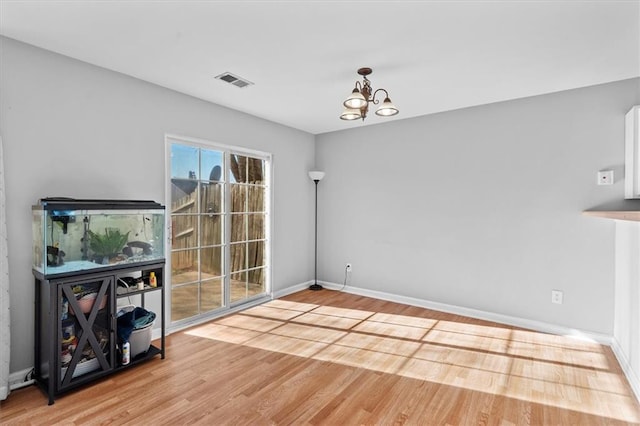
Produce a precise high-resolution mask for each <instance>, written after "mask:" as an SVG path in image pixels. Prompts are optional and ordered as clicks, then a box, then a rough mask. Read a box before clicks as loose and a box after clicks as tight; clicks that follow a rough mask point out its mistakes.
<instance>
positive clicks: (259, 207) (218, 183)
mask: <svg viewBox="0 0 640 426" xmlns="http://www.w3.org/2000/svg"><path fill="white" fill-rule="evenodd" d="M167 155H168V165H169V170H170V180H169V182H168V183H167V184H168V190H167V195H168V201H167V206H168V207H167V210H168V214H169V215H170V219H171V229H170V231H171V233H170V235H171V250H170V258H171V265H170V271H171V275H170V280H171V294H170V300H171V321H172V323H174V324H175V323H181V322H189V321H194V320H198V319H200V318H206V317H207V316H211V315H212V314H213V313H215V312H217V311H221V310H224V309H225V308H230V307H232V306H235V305H238V304H242V303H246V302H247V301H251V300H253V299H254V298H259V297H261V296H265V295H266V294H267V292H268V277H269V269H270V268H269V263H268V259H269V239H268V235H269V232H268V231H269V205H270V203H269V174H270V173H269V170H270V157H269V155H268V154H264V153H256V152H250V151H244V150H241V149H238V148H229V147H224V146H217V145H213V144H208V143H205V142H202V141H193V140H190V139H186V138H178V137H168V138H167Z"/></svg>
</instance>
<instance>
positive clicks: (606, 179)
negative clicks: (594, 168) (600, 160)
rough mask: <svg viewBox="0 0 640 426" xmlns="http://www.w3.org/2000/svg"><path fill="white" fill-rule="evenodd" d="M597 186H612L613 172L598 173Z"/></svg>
mask: <svg viewBox="0 0 640 426" xmlns="http://www.w3.org/2000/svg"><path fill="white" fill-rule="evenodd" d="M598 185H613V170H602V171H600V172H598Z"/></svg>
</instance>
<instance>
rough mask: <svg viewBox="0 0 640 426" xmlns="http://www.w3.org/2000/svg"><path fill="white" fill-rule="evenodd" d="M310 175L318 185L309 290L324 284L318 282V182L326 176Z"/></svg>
mask: <svg viewBox="0 0 640 426" xmlns="http://www.w3.org/2000/svg"><path fill="white" fill-rule="evenodd" d="M309 177H310V178H311V180H313V182H314V183H315V186H316V207H315V213H316V216H315V251H314V270H313V284H311V285H310V286H309V290H314V291H317V290H322V286H321V285H320V284H318V182H320V180H321V179H322V178H323V177H324V172H317V171H313V172H309Z"/></svg>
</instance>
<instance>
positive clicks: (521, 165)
mask: <svg viewBox="0 0 640 426" xmlns="http://www.w3.org/2000/svg"><path fill="white" fill-rule="evenodd" d="M639 87H640V86H639V79H635V80H626V81H621V82H616V83H611V84H606V85H601V86H594V87H589V88H584V89H578V90H571V91H567V92H561V93H556V94H550V95H545V96H537V97H531V98H526V99H521V100H515V101H509V102H501V103H496V104H491V105H485V106H480V107H475V108H468V109H463V110H457V111H452V112H447V113H441V114H436V115H430V116H424V117H418V118H414V119H407V120H401V121H395V122H390V123H386V124H382V125H378V126H368V127H360V126H358V124H357V123H354V128H355V129H353V130H348V131H341V132H334V133H327V134H323V135H319V136H317V138H316V156H317V159H316V163H317V165H318V168H319V169H320V170H324V171H325V172H326V177H325V179H324V180H323V181H322V182H321V183H320V188H319V189H320V196H319V197H320V201H319V203H320V206H321V211H320V218H319V221H320V225H319V226H320V231H319V233H320V236H321V238H320V248H319V253H320V259H319V270H320V272H319V275H320V277H319V278H320V279H321V280H323V281H328V282H334V283H342V281H343V271H344V265H345V263H346V262H351V263H352V264H353V273H352V277H351V281H350V284H351V285H353V286H355V287H360V288H364V289H368V290H373V291H383V292H386V293H392V294H396V295H400V296H409V297H413V298H417V299H423V300H429V301H434V302H441V303H446V304H450V305H455V306H461V307H468V308H474V309H478V310H481V311H488V312H494V313H498V314H503V315H508V316H512V317H518V318H524V319H529V320H535V321H542V322H545V323H551V324H556V325H559V326H563V327H569V328H576V329H579V330H584V331H589V332H594V333H602V334H606V335H611V334H612V332H613V315H614V257H613V256H614V252H613V247H614V235H613V223H612V222H610V221H604V220H599V219H594V218H588V217H584V216H581V212H582V211H583V210H585V209H589V208H592V207H594V206H598V205H600V204H603V203H607V202H612V201H615V200H622V198H623V184H622V182H621V180H620V179H621V178H622V174H623V173H622V172H623V161H624V114H625V113H626V112H627V110H628V109H629V108H630V107H631V106H632V105H633V104H634V103H636V102H637V101H638V100H640V89H639ZM400 108H401V109H402V106H401V105H400ZM367 120H379V121H381V122H382V119H380V118H378V117H375V116H372V117H370V118H368V119H367ZM609 168H613V169H614V170H615V171H616V176H617V177H616V181H617V182H616V184H615V185H612V186H597V185H596V173H597V171H598V170H602V169H609ZM552 289H559V290H562V291H564V304H562V305H554V304H551V290H552Z"/></svg>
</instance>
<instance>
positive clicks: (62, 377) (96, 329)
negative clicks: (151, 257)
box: [33, 259, 165, 405]
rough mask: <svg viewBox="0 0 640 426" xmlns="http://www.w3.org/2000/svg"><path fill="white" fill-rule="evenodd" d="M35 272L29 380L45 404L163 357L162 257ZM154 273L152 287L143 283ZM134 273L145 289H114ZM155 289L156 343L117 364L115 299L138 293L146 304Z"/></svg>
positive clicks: (119, 355) (163, 296)
mask: <svg viewBox="0 0 640 426" xmlns="http://www.w3.org/2000/svg"><path fill="white" fill-rule="evenodd" d="M33 273H34V276H35V287H36V288H35V295H36V297H35V305H36V306H35V308H36V309H35V354H34V355H35V371H34V378H35V380H36V382H37V383H38V384H39V385H40V386H41V387H42V389H43V390H44V391H45V392H46V393H47V395H48V397H49V404H50V405H51V404H53V403H54V397H55V396H56V395H58V394H60V393H63V392H66V391H68V390H71V389H74V388H76V387H78V386H81V385H84V384H87V383H89V382H92V381H94V380H97V379H98V378H101V377H103V376H107V375H109V374H113V373H115V372H117V371H120V370H123V369H125V368H130V367H133V366H135V365H136V364H138V363H140V362H143V361H146V360H149V359H151V358H154V357H156V356H158V355H160V357H161V358H162V359H164V356H165V313H164V305H165V289H164V280H163V277H164V259H161V260H159V261H155V262H149V263H146V264H144V265H135V266H133V265H129V266H123V265H118V266H114V267H113V268H111V269H107V270H101V271H100V272H93V273H86V272H75V273H68V274H56V275H49V276H45V275H42V274H41V273H40V272H38V271H37V270H35V269H34V271H33ZM151 273H154V274H155V276H156V279H157V287H150V286H149V285H148V282H149V279H148V277H149V275H150V274H151ZM131 274H139V275H141V276H142V279H143V281H144V282H145V283H146V284H145V287H144V289H142V290H138V289H137V288H135V289H133V288H128V289H127V288H125V290H126V291H118V289H119V288H121V287H119V286H118V284H117V283H118V282H119V281H121V279H122V277H126V276H130V275H131ZM158 292H159V293H160V300H161V301H160V315H158V316H157V317H156V320H157V319H158V318H159V319H160V330H161V337H160V346H159V347H157V346H154V345H151V346H150V347H149V349H148V350H147V351H145V352H144V353H141V354H140V355H138V356H137V357H136V358H134V359H131V362H130V363H129V364H127V365H122V362H121V360H122V355H121V352H120V348H119V345H118V338H117V321H116V319H117V312H118V303H117V300H118V299H123V298H128V297H132V296H138V297H139V298H140V305H141V306H142V307H145V296H146V295H149V294H150V293H158Z"/></svg>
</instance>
